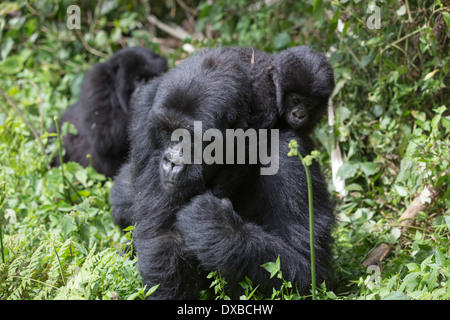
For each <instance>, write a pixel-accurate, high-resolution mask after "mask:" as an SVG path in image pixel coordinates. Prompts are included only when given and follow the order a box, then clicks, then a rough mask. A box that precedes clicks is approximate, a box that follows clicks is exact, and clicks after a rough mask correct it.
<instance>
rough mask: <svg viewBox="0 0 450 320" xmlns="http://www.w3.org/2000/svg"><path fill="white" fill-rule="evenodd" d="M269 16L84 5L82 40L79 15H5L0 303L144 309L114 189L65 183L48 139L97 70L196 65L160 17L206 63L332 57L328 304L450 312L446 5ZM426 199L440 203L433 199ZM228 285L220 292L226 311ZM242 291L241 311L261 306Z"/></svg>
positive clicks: (85, 178) (257, 6) (32, 9)
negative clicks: (117, 62)
mask: <svg viewBox="0 0 450 320" xmlns="http://www.w3.org/2000/svg"><path fill="white" fill-rule="evenodd" d="M272 2H273V4H270V5H265V4H264V3H263V2H262V1H243V0H232V1H211V2H210V1H188V0H185V1H178V0H166V1H150V2H146V1H145V2H144V1H138V0H135V1H121V0H104V1H99V2H98V3H95V2H92V1H81V0H80V1H78V3H77V5H78V6H79V7H80V9H81V18H82V20H81V30H78V31H77V30H70V29H68V28H67V26H66V21H67V8H68V7H69V6H70V5H72V4H74V3H73V2H72V1H66V0H57V1H51V2H50V1H41V0H34V1H33V0H29V1H16V2H9V1H7V2H2V3H1V4H0V90H1V93H2V94H0V223H1V224H0V226H1V228H0V231H1V234H0V239H1V257H0V259H1V260H0V299H54V298H57V299H143V298H145V289H144V287H143V285H142V283H141V281H140V278H139V274H138V272H137V270H136V266H135V263H136V260H135V259H134V260H133V259H130V258H129V257H128V256H127V255H118V254H117V252H118V250H119V251H120V250H121V249H123V248H122V244H123V243H124V242H125V241H126V240H127V238H129V237H130V236H129V234H126V235H122V234H121V233H120V231H119V230H118V229H117V227H115V226H114V225H113V222H112V219H111V215H110V211H111V206H110V204H109V201H108V196H109V191H110V188H111V185H112V182H111V181H108V180H106V179H105V178H104V177H103V176H101V175H99V174H98V173H96V172H95V171H94V170H93V169H92V168H86V169H84V168H81V167H80V166H79V165H77V164H74V163H70V164H67V165H66V166H65V168H64V169H65V176H66V180H65V181H63V180H62V178H61V171H60V169H59V168H52V169H49V168H48V157H49V152H50V153H51V152H52V151H54V150H55V148H56V144H55V143H54V142H52V140H50V139H49V138H50V137H49V135H48V134H47V133H46V129H48V128H49V127H50V126H51V125H52V123H53V121H54V120H53V117H54V116H55V115H60V114H61V112H62V111H63V110H64V109H65V108H66V107H67V106H68V105H69V104H70V103H73V102H74V101H76V99H77V97H78V93H79V88H80V84H81V81H82V79H83V75H84V73H85V72H86V71H87V70H89V69H90V67H91V66H92V64H94V63H97V62H101V61H103V60H104V59H105V58H106V57H107V56H109V55H110V54H112V53H113V52H115V51H116V50H118V49H120V48H121V47H123V46H134V45H141V46H148V47H150V48H152V49H155V50H156V51H161V53H162V54H164V55H166V56H167V57H168V59H169V64H170V66H171V67H173V66H175V65H176V62H177V61H178V60H181V59H184V58H186V57H187V56H189V54H190V53H188V52H187V51H185V50H183V47H182V44H183V43H181V42H179V43H176V42H175V45H171V46H170V48H167V42H165V41H162V40H164V39H165V38H167V37H168V36H167V34H165V33H164V32H162V31H161V30H160V29H158V28H156V27H155V26H154V25H152V24H151V23H150V22H149V21H148V19H147V18H148V16H149V14H152V15H154V16H156V17H158V19H159V20H161V21H163V22H164V23H166V24H169V23H174V24H177V25H182V26H185V28H186V29H187V30H188V31H189V32H191V33H192V36H191V37H188V38H187V39H185V41H184V42H185V43H189V44H192V45H193V46H194V48H195V49H197V50H198V49H201V48H203V47H215V46H232V45H241V46H253V47H255V48H258V49H260V50H265V51H268V52H276V51H279V50H282V49H285V48H287V47H290V46H295V45H305V44H306V45H310V46H312V47H313V48H315V49H317V50H320V51H323V52H326V53H327V54H328V55H329V57H330V61H331V63H332V64H333V67H334V68H335V77H336V90H335V92H334V96H333V104H334V108H335V120H336V122H335V124H334V126H332V127H330V126H329V125H328V124H327V122H326V121H324V122H323V123H322V124H321V125H320V126H319V127H318V128H317V130H316V131H315V132H314V137H315V139H316V140H317V143H318V149H319V150H320V151H321V155H322V156H321V158H320V162H321V164H322V167H323V168H324V171H325V174H326V175H327V177H329V178H330V181H331V169H330V168H331V164H330V153H331V150H332V148H333V147H334V146H335V144H336V143H339V145H340V148H341V150H342V152H343V155H344V165H343V167H342V168H341V169H340V171H339V175H340V176H341V177H342V178H343V179H345V181H346V191H347V195H346V196H340V195H338V194H337V193H335V192H334V190H333V186H332V184H331V183H330V191H332V192H333V196H334V200H335V202H336V214H337V216H338V218H339V224H338V226H337V228H336V231H335V233H334V238H335V240H336V244H335V256H336V259H335V279H334V283H333V284H331V283H330V284H326V285H323V286H322V289H321V292H320V293H319V298H322V299H449V298H450V289H449V278H450V254H449V251H450V250H449V241H450V212H449V199H450V191H449V187H448V182H449V174H448V171H446V170H448V167H449V161H450V150H449V144H450V142H449V140H450V139H449V132H450V118H449V110H448V107H449V72H450V57H449V44H450V40H449V35H450V28H449V26H450V10H449V7H448V6H449V2H448V1H412V0H405V1H390V0H386V1H357V0H340V1H338V0H335V1H318V0H309V1H283V0H279V1H272ZM370 5H377V6H378V8H380V16H379V17H380V21H381V28H380V29H370V28H369V27H368V24H367V20H368V19H369V18H370V17H371V16H372V15H373V14H375V13H376V11H373V10H371V9H369V6H370ZM172 43H173V41H172ZM44 149H45V150H46V151H45V152H44ZM426 186H433V187H434V188H436V189H438V190H439V191H440V193H439V196H438V198H437V199H436V200H435V201H431V198H430V197H429V194H428V193H427V190H428V189H426ZM423 190H425V192H422V191H423ZM420 192H422V193H421V194H422V199H423V200H424V201H431V202H432V203H431V204H430V206H429V207H428V209H427V210H426V212H421V213H420V214H419V216H418V218H417V221H416V224H415V225H413V226H412V227H409V228H407V230H406V231H403V232H402V231H401V229H400V227H399V221H398V218H399V217H400V215H401V213H402V212H403V211H404V210H405V209H406V208H407V207H408V205H410V204H411V202H412V200H413V199H414V198H415V197H416V196H417V195H418V194H420ZM382 242H383V243H388V244H389V245H390V246H391V247H392V252H391V254H390V255H389V256H388V257H387V258H386V259H385V260H384V261H383V262H382V264H381V266H380V267H381V269H379V272H378V273H372V272H371V271H370V270H367V268H365V267H362V266H361V262H362V261H363V260H364V258H365V257H366V256H367V255H368V254H369V252H370V251H371V250H372V249H373V248H374V247H376V246H377V245H378V244H380V243H382ZM277 263H278V265H279V263H281V264H282V263H283V261H281V262H280V261H277ZM269 265H270V264H269ZM272 269H273V268H272ZM271 275H272V276H273V274H272V272H270V274H269V273H268V277H269V276H271ZM249 276H250V277H251V275H249ZM220 280H221V281H218V279H217V278H216V280H212V283H213V286H214V287H215V290H216V293H217V295H218V297H220V298H226V293H224V292H223V283H224V280H223V279H220ZM225 281H226V279H225ZM243 281H244V282H243V283H242V284H243V294H244V296H243V298H252V299H254V298H261V297H260V296H259V295H258V294H257V293H255V291H254V288H256V286H257V284H252V283H251V281H250V279H248V278H247V279H243ZM283 286H284V287H283V288H284V289H283V288H278V289H279V291H277V290H278V289H274V295H273V296H272V298H275V299H279V298H284V299H293V298H299V297H298V296H297V295H295V294H293V291H292V290H291V289H289V293H288V294H280V292H281V293H282V292H283V291H284V290H286V289H287V288H290V287H289V284H288V283H284V284H283ZM147 289H148V288H147ZM244 291H245V292H244ZM268 298H270V297H268Z"/></svg>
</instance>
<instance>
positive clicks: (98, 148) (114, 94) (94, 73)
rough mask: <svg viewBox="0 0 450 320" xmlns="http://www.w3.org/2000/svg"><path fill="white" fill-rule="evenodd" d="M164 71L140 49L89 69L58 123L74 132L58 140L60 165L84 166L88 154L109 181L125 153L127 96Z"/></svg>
mask: <svg viewBox="0 0 450 320" xmlns="http://www.w3.org/2000/svg"><path fill="white" fill-rule="evenodd" d="M166 70H167V62H166V59H165V58H163V57H161V56H159V55H157V54H156V53H154V52H153V51H152V50H150V49H147V48H140V47H133V48H126V49H122V50H120V51H118V52H116V53H115V54H114V55H112V56H111V58H110V59H109V60H107V61H105V62H103V63H100V64H97V65H95V66H94V67H93V68H92V69H91V70H90V71H89V72H88V73H87V74H86V76H85V78H84V80H83V83H82V86H81V90H80V97H79V99H78V101H77V102H76V103H75V104H73V105H71V106H69V107H68V109H67V110H66V112H65V113H64V114H63V116H62V117H61V119H60V121H59V124H60V126H62V124H63V123H64V122H69V123H72V124H73V125H74V126H75V128H76V129H77V131H78V133H77V134H70V133H68V134H67V135H66V136H65V137H64V138H63V146H64V148H65V149H66V153H65V155H64V157H63V161H64V162H68V161H75V162H78V163H80V164H81V165H83V166H85V167H86V166H87V165H89V159H88V158H87V157H86V156H87V155H88V154H90V155H91V159H92V160H91V161H92V165H93V167H94V169H96V170H97V171H98V172H100V173H103V174H105V175H106V176H109V177H112V176H113V175H115V174H116V173H117V171H118V169H119V168H120V166H121V165H122V164H123V162H124V160H125V158H126V156H127V153H128V150H129V145H128V139H127V128H128V123H129V114H130V112H129V111H130V110H129V109H130V100H131V97H132V95H133V93H134V92H135V91H136V90H137V89H138V88H139V87H140V86H141V85H142V84H144V83H145V82H146V81H147V80H150V79H152V78H154V77H155V76H157V75H159V74H161V73H163V72H165V71H166ZM53 131H54V130H53ZM59 160H60V159H59V155H56V156H55V158H54V160H53V165H54V166H57V165H59V164H60V163H59V162H60V161H59Z"/></svg>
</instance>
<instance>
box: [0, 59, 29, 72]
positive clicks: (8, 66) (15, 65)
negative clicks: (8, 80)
mask: <svg viewBox="0 0 450 320" xmlns="http://www.w3.org/2000/svg"><path fill="white" fill-rule="evenodd" d="M23 63H24V61H23V60H22V58H21V57H20V56H18V55H12V56H9V57H7V58H6V59H5V60H3V61H2V62H1V63H0V72H1V73H4V74H16V73H18V72H20V71H21V70H22V68H23Z"/></svg>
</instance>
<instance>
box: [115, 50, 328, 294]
mask: <svg viewBox="0 0 450 320" xmlns="http://www.w3.org/2000/svg"><path fill="white" fill-rule="evenodd" d="M249 77H250V75H249V71H248V68H247V66H245V65H244V64H243V62H242V60H241V59H240V57H239V56H238V53H237V52H236V51H233V50H229V49H215V50H204V51H202V52H200V53H199V54H197V55H195V56H193V57H191V58H189V59H187V60H185V61H184V62H183V63H182V64H180V65H179V66H178V67H177V68H175V69H172V70H171V71H169V72H168V73H167V74H165V75H163V76H162V77H159V78H157V79H155V80H154V81H153V82H152V83H150V84H148V85H146V86H145V87H143V89H142V90H141V91H140V93H139V95H138V96H137V97H136V100H135V101H136V104H135V109H134V114H133V120H132V124H131V126H130V135H131V144H132V147H131V148H132V149H131V153H130V161H129V163H127V164H126V165H125V166H124V167H123V168H122V169H121V172H120V174H119V176H118V177H116V180H115V185H114V187H113V190H112V193H111V202H112V204H113V206H114V210H113V217H114V220H115V222H116V223H117V224H118V225H119V226H120V227H122V228H123V227H126V226H127V225H130V224H135V225H136V228H135V230H134V240H133V247H134V249H135V251H136V252H137V255H138V258H139V260H138V267H139V270H140V273H141V275H142V277H143V281H144V283H145V284H147V285H148V286H149V287H150V286H153V285H156V284H160V286H159V287H158V289H157V290H156V291H155V292H154V293H153V294H152V295H150V298H151V299H196V298H198V297H199V290H200V289H207V288H208V287H209V285H208V280H207V279H206V274H207V272H208V271H210V270H217V271H219V272H220V274H221V275H222V276H223V277H224V278H225V279H226V281H227V282H228V285H227V287H226V292H227V294H229V295H230V296H231V297H232V298H238V297H239V295H240V294H242V293H243V290H242V288H241V287H240V285H239V284H238V282H239V281H242V280H243V279H244V276H246V275H247V276H248V277H250V278H251V279H252V281H253V283H254V284H255V286H256V285H259V287H258V290H259V291H261V292H263V293H266V294H269V295H270V294H271V292H272V288H273V287H277V286H279V280H278V279H269V274H268V273H267V271H266V270H264V269H263V268H262V267H261V265H262V264H263V263H266V262H269V261H275V260H276V259H277V256H280V259H281V269H282V272H283V277H284V278H285V279H286V280H288V281H291V282H292V283H293V285H294V286H296V287H297V289H298V291H299V292H300V293H302V294H304V293H308V292H309V289H310V280H311V275H310V265H309V231H308V200H307V185H306V175H305V171H304V169H303V166H302V164H301V162H300V160H299V159H296V158H290V157H287V153H288V151H289V150H288V146H287V145H288V143H289V141H290V140H291V139H296V140H297V141H298V142H299V144H300V151H301V153H302V154H303V155H306V154H308V153H310V152H311V150H312V147H313V146H312V142H311V140H310V139H309V138H308V136H307V134H300V133H295V132H294V131H293V130H292V129H291V128H286V129H284V130H281V131H280V133H279V136H280V146H281V147H280V153H279V154H280V158H279V162H280V169H279V171H278V173H277V174H275V175H271V176H269V175H266V176H261V175H260V169H261V167H262V165H261V164H256V165H227V164H217V163H215V164H210V165H207V164H205V163H202V164H195V163H194V164H185V163H179V162H178V161H175V158H177V157H174V144H175V143H177V142H173V141H171V134H172V132H173V131H174V130H175V129H178V128H185V129H187V130H188V131H189V132H191V133H192V132H193V127H194V126H193V124H194V121H202V126H203V132H205V131H206V130H207V129H210V128H214V129H218V130H220V131H221V132H222V133H224V132H225V130H226V129H237V128H242V129H244V130H245V129H247V128H248V126H249V122H253V124H252V126H253V127H255V128H258V125H257V124H255V123H254V121H253V120H254V117H253V115H254V114H255V112H265V111H264V110H259V111H258V106H257V105H256V103H255V96H256V95H257V92H256V93H255V92H254V91H253V90H254V87H253V86H252V81H250V78H249ZM273 90H274V92H275V86H274V87H273ZM271 107H273V106H271ZM260 108H264V106H261V107H260ZM252 119H253V120H252ZM224 136H225V135H224ZM203 147H204V146H203ZM311 171H312V178H313V192H314V210H315V211H314V212H315V226H314V230H315V240H316V243H315V248H316V264H317V268H316V274H317V280H318V281H319V283H320V282H321V281H323V280H325V279H328V277H329V275H330V258H331V250H330V243H331V237H330V230H331V227H332V224H333V221H334V219H333V213H332V208H331V206H330V203H329V200H328V194H327V191H326V185H325V183H324V181H323V179H322V176H321V173H320V169H319V167H318V166H317V164H314V165H313V166H312V167H311Z"/></svg>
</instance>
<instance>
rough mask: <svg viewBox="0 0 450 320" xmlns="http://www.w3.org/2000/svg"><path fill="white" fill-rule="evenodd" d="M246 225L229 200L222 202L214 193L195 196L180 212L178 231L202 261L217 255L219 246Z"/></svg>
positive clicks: (191, 250) (177, 224)
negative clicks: (212, 254)
mask: <svg viewBox="0 0 450 320" xmlns="http://www.w3.org/2000/svg"><path fill="white" fill-rule="evenodd" d="M241 224H242V219H241V218H240V217H239V216H238V215H237V214H236V213H235V212H234V210H233V205H232V203H231V201H230V200H228V199H227V198H223V199H219V198H217V197H215V196H214V195H213V194H212V193H211V192H206V193H204V194H201V195H199V196H196V197H194V198H193V199H192V200H191V201H190V202H189V203H188V204H187V205H186V206H185V207H184V208H183V209H182V210H180V211H179V212H178V213H177V221H176V224H175V226H176V228H177V229H178V230H179V232H180V233H181V235H182V236H183V238H184V241H185V245H186V248H187V250H188V251H190V252H191V253H193V254H195V255H196V256H197V258H198V259H199V260H200V261H202V260H203V259H205V260H206V259H207V257H210V255H211V253H212V252H216V251H217V250H216V249H217V248H216V247H217V246H220V244H221V243H222V242H223V241H224V240H227V239H226V238H230V237H231V236H233V235H234V234H235V233H236V231H237V230H238V229H239V227H240V225H241Z"/></svg>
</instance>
